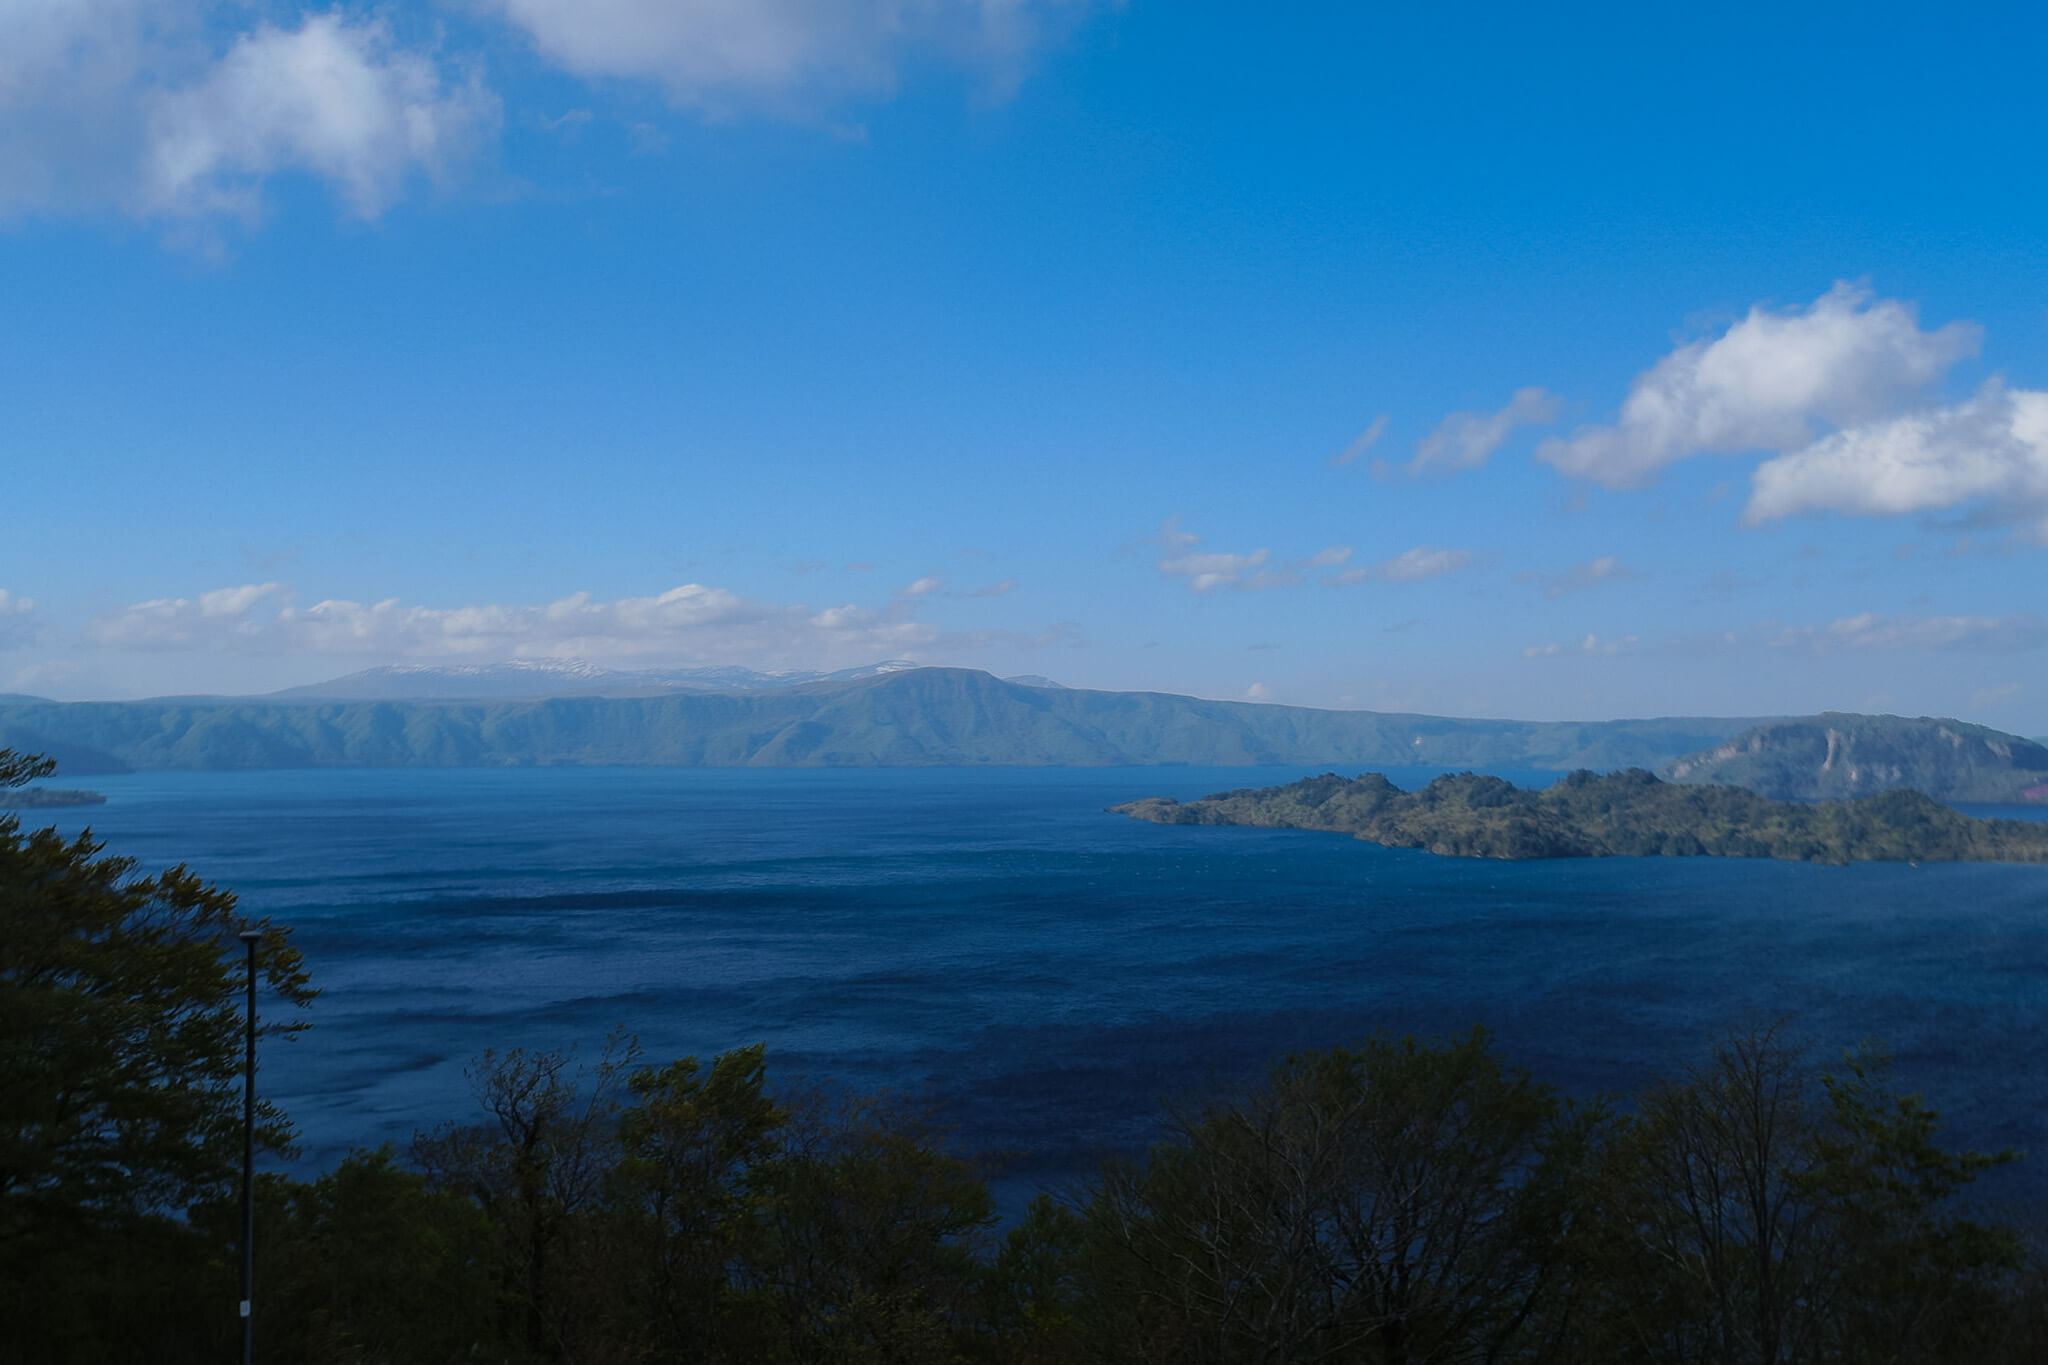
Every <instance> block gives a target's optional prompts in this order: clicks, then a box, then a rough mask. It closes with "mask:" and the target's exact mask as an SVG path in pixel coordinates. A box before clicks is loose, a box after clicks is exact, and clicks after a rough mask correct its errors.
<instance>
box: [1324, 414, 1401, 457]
mask: <svg viewBox="0 0 2048 1365" xmlns="http://www.w3.org/2000/svg"><path fill="white" fill-rule="evenodd" d="M1386 434H1387V414H1385V413H1384V412H1383V413H1381V414H1380V415H1379V416H1377V417H1375V418H1373V419H1372V425H1371V426H1369V427H1367V428H1366V429H1365V430H1364V431H1361V432H1359V433H1358V435H1357V436H1355V437H1353V438H1352V441H1351V444H1350V445H1348V446H1345V447H1344V448H1343V449H1342V450H1340V451H1338V452H1337V453H1336V454H1335V455H1332V456H1331V457H1330V467H1331V468H1333V469H1337V468H1342V467H1343V466H1344V465H1347V464H1351V463H1352V462H1353V461H1355V460H1357V459H1358V457H1359V456H1361V455H1363V454H1365V452H1366V451H1368V450H1371V449H1372V448H1373V447H1374V446H1376V445H1378V444H1379V443H1380V437H1382V436H1384V435H1386Z"/></svg>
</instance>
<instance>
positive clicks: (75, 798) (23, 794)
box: [0, 787, 107, 810]
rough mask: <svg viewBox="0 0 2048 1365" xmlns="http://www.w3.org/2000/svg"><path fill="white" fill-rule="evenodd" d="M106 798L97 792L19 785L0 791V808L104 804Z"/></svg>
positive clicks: (43, 807)
mask: <svg viewBox="0 0 2048 1365" xmlns="http://www.w3.org/2000/svg"><path fill="white" fill-rule="evenodd" d="M106 804H107V798H106V797H104V796H102V795H100V794H99V793H98V792H89V791H77V790H71V789H66V788H63V787H20V788H17V789H15V790H14V791H0V810H50V809H54V808H57V807H61V806H104V805H106Z"/></svg>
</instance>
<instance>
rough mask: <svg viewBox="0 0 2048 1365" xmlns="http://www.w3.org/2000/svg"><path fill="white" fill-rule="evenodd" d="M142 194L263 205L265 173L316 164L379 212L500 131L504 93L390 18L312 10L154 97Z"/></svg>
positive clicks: (186, 209) (355, 203)
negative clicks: (418, 179)
mask: <svg viewBox="0 0 2048 1365" xmlns="http://www.w3.org/2000/svg"><path fill="white" fill-rule="evenodd" d="M149 105H150V109H149V118H148V161H147V166H146V176H145V181H144V189H143V194H142V200H141V205H142V208H143V209H144V211H146V212H149V213H152V214H164V215H174V216H193V215H204V214H212V213H233V214H236V215H239V216H242V217H250V216H253V215H254V214H255V213H256V212H257V211H258V208H259V205H260V202H261V200H260V195H261V186H262V182H263V180H264V178H265V177H267V176H270V175H274V174H276V173H278V172H280V171H291V170H303V171H308V172H311V173H312V174H314V175H317V176H319V177H321V178H322V179H324V180H326V181H328V182H329V183H330V184H332V185H333V186H334V188H335V190H336V192H337V193H338V194H339V195H340V197H341V199H342V201H343V203H344V204H346V205H347V207H348V210H349V212H350V213H352V214H354V215H355V216H356V217H358V218H375V217H376V216H377V215H378V214H380V213H382V212H383V211H384V209H385V208H386V207H388V206H389V205H390V203H391V202H392V201H393V200H394V199H396V198H397V197H398V195H399V193H400V191H401V190H402V189H403V188H404V187H405V184H406V182H407V181H408V180H409V179H410V178H411V177H412V176H414V175H415V174H425V175H427V176H430V177H441V176H444V175H446V174H447V173H448V172H449V171H450V170H452V169H453V168H454V167H455V166H456V165H458V164H460V163H461V162H463V161H466V160H467V159H468V158H469V157H470V156H471V155H472V154H473V153H474V151H475V150H476V147H477V146H478V144H479V143H480V141H482V140H483V139H484V138H486V137H488V136H491V135H493V134H495V132H496V128H497V123H498V117H499V109H498V100H497V97H496V96H495V95H492V94H491V93H490V92H489V91H487V90H485V89H484V87H483V85H482V83H481V81H480V80H479V78H478V77H477V76H476V75H475V74H474V73H472V74H470V75H469V77H468V78H467V79H464V80H450V79H448V78H446V77H444V75H443V73H442V71H441V69H440V68H439V67H438V66H437V65H436V64H435V62H434V60H433V59H432V58H431V57H429V56H427V55H426V54H424V53H419V52H410V51H406V50H404V49H402V48H398V47H396V46H394V45H393V43H392V41H391V36H390V33H389V31H388V30H387V29H386V28H385V26H384V25H383V24H382V23H378V22H374V21H373V22H366V23H353V24H352V23H350V22H348V21H347V20H346V19H344V18H343V17H342V16H341V15H340V14H338V13H334V14H323V15H311V16H308V17H307V18H305V19H304V20H303V21H302V22H301V24H300V25H299V27H298V28H296V29H292V30H285V29H280V28H273V27H271V26H270V25H268V24H265V25H262V26H259V27H258V28H257V29H256V30H255V31H254V32H251V33H247V34H244V35H243V36H242V37H240V38H238V39H237V40H236V41H235V44H234V46H233V47H232V48H230V49H229V51H228V52H227V54H226V55H225V56H224V57H222V58H221V60H220V61H219V62H218V63H216V64H215V65H214V67H213V68H212V69H211V70H210V71H208V72H207V73H206V75H205V77H204V79H202V80H200V81H198V82H196V83H194V84H192V85H190V86H187V87H185V88H182V89H179V90H175V91H171V92H168V93H165V94H162V95H158V96H156V97H155V98H153V99H151V100H150V101H149Z"/></svg>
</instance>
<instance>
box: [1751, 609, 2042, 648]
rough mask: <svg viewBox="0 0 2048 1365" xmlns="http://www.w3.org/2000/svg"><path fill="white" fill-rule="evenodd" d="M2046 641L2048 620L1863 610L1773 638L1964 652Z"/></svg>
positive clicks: (1785, 643)
mask: <svg viewBox="0 0 2048 1365" xmlns="http://www.w3.org/2000/svg"><path fill="white" fill-rule="evenodd" d="M2044 643H2048V621H2044V620H2043V619H2042V618H2041V617H2040V616H2037V615H2034V614H2032V613H2021V614H2018V615H2013V616H1884V615H1880V614H1878V613H1876V612H1864V613H1862V614H1861V615H1858V616H1844V617H1842V618H1841V619H1840V620H1837V621H1831V622H1829V623H1828V624H1827V625H1824V626H1790V627H1787V628H1785V629H1783V630H1781V631H1780V632H1779V633H1778V634H1777V635H1776V636H1775V637H1773V638H1772V640H1771V644H1773V645H1774V646H1777V647H1778V648H1781V649H1790V648H1799V649H1810V650H1813V651H1815V652H1817V653H1830V652H1833V651H1835V650H1844V649H1850V650H1913V651H1920V650H1964V651H1982V652H1986V653H2005V652H2010V651H2018V650H2027V649H2034V648H2037V647H2038V646H2040V645H2042V644H2044Z"/></svg>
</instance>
